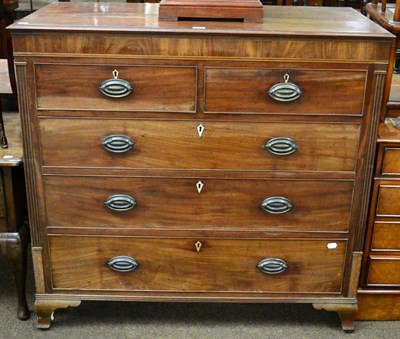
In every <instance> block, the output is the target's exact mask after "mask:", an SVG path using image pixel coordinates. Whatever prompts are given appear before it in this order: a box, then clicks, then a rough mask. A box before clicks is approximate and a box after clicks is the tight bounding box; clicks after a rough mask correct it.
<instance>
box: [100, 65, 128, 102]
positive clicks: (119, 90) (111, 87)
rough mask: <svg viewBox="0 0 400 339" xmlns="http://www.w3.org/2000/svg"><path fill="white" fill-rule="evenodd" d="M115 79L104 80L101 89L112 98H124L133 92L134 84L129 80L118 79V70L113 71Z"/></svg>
mask: <svg viewBox="0 0 400 339" xmlns="http://www.w3.org/2000/svg"><path fill="white" fill-rule="evenodd" d="M113 76H114V78H113V79H107V80H104V81H103V82H102V83H101V85H100V87H99V90H100V92H101V93H103V94H104V95H105V96H107V97H110V98H124V97H126V96H128V95H129V94H131V93H132V91H133V86H132V85H131V84H130V83H129V81H127V80H123V79H118V71H117V70H114V71H113Z"/></svg>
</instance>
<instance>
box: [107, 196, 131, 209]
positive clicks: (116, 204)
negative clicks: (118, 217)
mask: <svg viewBox="0 0 400 339" xmlns="http://www.w3.org/2000/svg"><path fill="white" fill-rule="evenodd" d="M104 205H106V206H107V207H108V208H109V209H110V210H112V211H116V212H126V211H129V210H131V209H132V208H134V207H135V206H136V200H135V199H134V198H132V197H131V196H129V195H126V194H114V195H111V196H109V197H108V198H107V200H106V201H105V202H104Z"/></svg>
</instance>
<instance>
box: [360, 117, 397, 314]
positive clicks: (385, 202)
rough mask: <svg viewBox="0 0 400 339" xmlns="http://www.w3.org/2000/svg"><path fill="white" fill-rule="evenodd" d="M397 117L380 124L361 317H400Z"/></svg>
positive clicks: (362, 279)
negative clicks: (395, 124) (395, 123)
mask: <svg viewBox="0 0 400 339" xmlns="http://www.w3.org/2000/svg"><path fill="white" fill-rule="evenodd" d="M395 120H396V121H397V120H398V119H395ZM395 120H393V119H386V121H385V122H383V123H381V124H380V126H379V133H378V150H377V159H376V169H375V178H374V185H373V191H372V198H371V207H370V215H369V220H368V229H367V234H366V244H365V253H364V259H363V269H362V274H361V279H360V288H359V310H358V313H357V319H359V320H400V308H399V304H400V208H399V206H400V203H399V201H400V200H399V198H400V157H399V156H400V130H399V129H398V128H396V127H394V125H393V122H395Z"/></svg>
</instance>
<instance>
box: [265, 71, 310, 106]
mask: <svg viewBox="0 0 400 339" xmlns="http://www.w3.org/2000/svg"><path fill="white" fill-rule="evenodd" d="M283 80H284V82H279V83H277V84H275V85H273V86H271V88H270V89H269V91H268V94H269V96H270V97H271V98H272V99H274V100H276V101H280V102H291V101H295V100H297V99H298V98H300V96H301V94H302V92H301V89H300V87H299V86H297V85H296V84H294V83H293V82H289V75H288V74H285V75H284V77H283Z"/></svg>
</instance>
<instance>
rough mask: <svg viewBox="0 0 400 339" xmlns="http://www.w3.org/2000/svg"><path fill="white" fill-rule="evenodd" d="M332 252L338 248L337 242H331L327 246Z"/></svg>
mask: <svg viewBox="0 0 400 339" xmlns="http://www.w3.org/2000/svg"><path fill="white" fill-rule="evenodd" d="M327 247H328V248H329V249H330V250H333V249H335V248H337V243H335V242H330V243H329V244H328V246H327Z"/></svg>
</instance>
